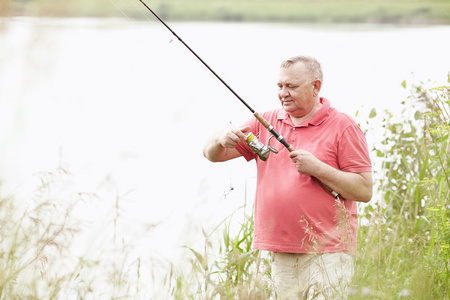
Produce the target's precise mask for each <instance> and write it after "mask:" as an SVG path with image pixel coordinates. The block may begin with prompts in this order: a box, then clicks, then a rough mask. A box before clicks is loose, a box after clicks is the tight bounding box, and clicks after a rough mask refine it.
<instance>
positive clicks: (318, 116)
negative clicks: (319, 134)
mask: <svg viewBox="0 0 450 300" xmlns="http://www.w3.org/2000/svg"><path fill="white" fill-rule="evenodd" d="M320 103H322V107H321V108H320V109H319V111H318V112H316V113H315V115H314V116H313V117H312V118H311V119H309V120H308V121H305V122H302V123H300V124H298V125H296V127H307V126H309V125H313V126H318V125H320V124H322V123H323V122H324V121H325V120H326V119H327V118H328V116H329V115H330V113H331V109H330V101H329V100H328V99H327V98H324V97H320ZM278 120H283V121H284V122H285V123H287V124H289V125H291V126H294V124H293V123H292V120H291V118H289V115H288V113H287V112H286V111H285V110H284V109H281V110H280V111H279V113H278Z"/></svg>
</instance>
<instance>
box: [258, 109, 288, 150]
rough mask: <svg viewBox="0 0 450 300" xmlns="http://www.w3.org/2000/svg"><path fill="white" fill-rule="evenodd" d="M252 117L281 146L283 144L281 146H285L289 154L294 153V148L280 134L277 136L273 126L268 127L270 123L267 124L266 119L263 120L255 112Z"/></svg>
mask: <svg viewBox="0 0 450 300" xmlns="http://www.w3.org/2000/svg"><path fill="white" fill-rule="evenodd" d="M253 116H255V118H256V119H257V120H258V121H259V122H260V123H261V124H262V125H263V126H264V127H265V128H266V129H267V130H268V131H269V132H270V133H271V134H272V135H273V136H274V137H275V138H276V139H277V140H278V141H279V142H280V143H281V144H283V146H285V147H286V148H287V149H288V150H289V152H292V151H294V150H295V148H294V147H292V146H291V145H290V144H289V143H288V142H287V141H286V139H285V138H284V137H283V136H282V135H281V134H279V133H278V132H277V131H276V130H275V128H273V126H272V125H270V123H269V122H267V120H266V119H264V117H263V116H261V115H260V114H259V113H257V112H254V113H253Z"/></svg>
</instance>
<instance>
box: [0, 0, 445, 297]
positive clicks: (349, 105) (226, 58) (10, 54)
mask: <svg viewBox="0 0 450 300" xmlns="http://www.w3.org/2000/svg"><path fill="white" fill-rule="evenodd" d="M147 4H148V5H149V6H150V7H151V8H152V9H154V11H155V12H156V13H157V14H159V15H160V17H162V18H163V19H164V20H165V21H167V22H168V25H169V26H171V27H172V29H173V30H174V31H175V32H176V33H177V34H178V35H179V36H180V37H181V38H182V39H183V40H184V41H185V42H186V43H187V44H188V45H189V46H191V48H193V49H194V51H196V52H197V54H199V55H200V57H202V58H203V59H204V60H205V61H206V62H207V63H208V64H209V65H210V66H211V67H212V68H213V69H214V70H215V71H216V72H217V73H218V74H219V75H220V76H221V77H222V78H223V79H224V80H225V81H226V82H227V83H228V84H229V85H230V86H231V87H232V88H233V89H235V91H236V92H237V93H238V94H239V95H241V97H242V98H243V99H245V100H246V101H247V102H248V103H249V104H250V105H251V106H252V107H253V108H254V109H255V110H257V111H264V110H267V109H271V108H273V107H276V106H277V105H278V102H277V101H278V100H277V97H276V84H275V78H276V75H277V71H278V65H279V63H280V62H281V61H282V60H283V59H286V58H288V57H290V56H293V55H297V54H307V55H312V56H315V57H317V58H318V59H319V60H320V61H321V63H322V65H323V69H324V74H325V79H324V85H323V90H322V96H324V97H327V98H329V99H330V100H331V103H332V105H333V106H334V107H336V108H338V109H339V110H341V111H343V112H345V113H347V114H349V115H351V116H354V117H355V118H357V120H358V122H359V123H360V124H362V127H365V130H369V129H371V130H369V134H368V140H369V143H370V147H371V148H372V146H373V145H374V144H376V143H379V142H380V141H381V134H382V133H381V131H380V130H377V128H376V127H377V124H376V123H371V124H370V125H368V124H367V119H368V115H369V113H370V111H372V109H374V108H375V109H376V110H377V111H379V112H381V111H383V110H386V109H390V110H392V111H393V112H395V110H396V109H400V106H399V105H397V104H399V103H401V102H402V101H404V100H405V99H406V98H407V97H408V91H407V90H405V89H403V88H402V82H403V81H405V80H406V81H408V82H414V81H428V80H432V81H434V82H437V83H442V84H444V83H445V82H446V81H447V74H448V71H449V69H450V59H449V55H448V53H450V43H449V42H448V37H449V36H450V25H449V24H450V2H449V1H446V0H441V1H431V0H430V1H410V0H393V1H361V0H321V1H306V0H305V1H290V0H280V1H273V0H249V1H241V0H239V1H238V0H228V1H225V0H208V1H205V0H183V1H167V0H166V1H160V0H155V1H148V2H147ZM0 17H1V18H0V120H1V121H0V145H1V147H0V184H1V185H0V195H1V196H2V197H14V199H15V202H16V204H17V205H22V206H23V207H27V206H28V205H29V204H30V202H32V201H34V199H35V198H34V197H35V192H36V189H40V188H42V185H44V186H45V187H46V188H48V189H50V188H51V189H52V191H53V192H52V193H50V195H51V197H53V198H54V199H57V200H58V203H59V204H61V203H69V202H70V201H72V200H73V196H74V195H76V196H77V200H76V202H77V206H76V207H74V208H73V215H74V216H75V218H76V219H77V220H78V222H79V224H80V225H79V226H80V232H81V234H80V235H77V238H76V239H75V240H74V242H73V243H72V244H71V247H72V250H71V251H73V253H74V255H75V256H76V257H98V256H100V255H102V254H103V253H108V251H109V250H108V249H110V248H114V247H117V245H123V246H124V247H125V245H127V246H128V247H129V253H130V254H129V255H128V256H127V259H128V260H130V261H131V262H134V261H136V259H137V258H139V261H140V263H142V265H144V262H147V263H148V264H149V265H151V267H150V268H148V269H147V271H146V272H147V273H148V274H147V276H149V277H151V276H154V277H155V275H154V273H155V272H154V269H155V268H162V269H163V270H169V269H170V265H171V264H173V263H175V264H178V263H179V262H180V261H181V260H182V259H183V257H185V256H186V249H185V248H183V246H188V247H191V248H198V247H200V248H201V247H202V245H203V244H204V241H205V236H208V235H209V234H210V233H211V232H212V231H213V230H214V228H215V227H216V226H217V225H218V224H219V223H220V222H221V221H222V220H223V219H224V218H227V217H228V216H230V215H231V214H232V213H233V212H234V211H235V210H237V209H238V208H239V207H241V206H244V209H242V210H239V211H238V214H240V215H244V214H247V215H248V214H251V210H252V201H253V193H254V188H255V178H254V176H255V169H254V165H253V163H245V161H244V160H243V159H238V160H236V161H232V162H229V163H226V164H212V163H210V162H208V161H206V159H204V158H203V155H202V147H203V143H204V141H205V140H206V139H207V137H208V136H209V135H210V134H212V133H213V132H215V131H216V130H219V129H221V128H225V127H228V126H238V125H239V124H240V123H241V122H243V121H244V120H246V119H248V118H251V117H252V116H251V114H250V112H249V111H248V110H247V108H245V106H243V105H242V104H241V103H240V102H239V101H238V100H237V99H236V98H235V97H234V96H233V95H232V94H231V93H230V92H229V91H228V90H227V89H226V88H224V86H223V85H222V84H221V83H220V82H219V81H218V80H217V79H216V78H215V77H214V76H213V75H212V74H211V73H209V71H208V70H207V69H206V68H205V67H204V66H203V65H201V63H200V62H199V61H197V60H196V58H195V57H194V56H193V55H192V54H191V53H190V52H188V50H187V49H186V48H185V47H184V46H183V45H182V44H181V43H180V42H179V41H177V40H176V39H175V38H174V36H173V35H172V34H171V33H170V32H169V31H168V30H167V29H166V28H164V27H163V26H162V24H160V23H159V22H158V21H157V20H156V19H155V18H154V17H153V16H152V15H151V14H150V13H149V12H148V11H147V10H146V8H145V7H144V6H143V5H142V4H141V3H140V2H139V1H138V0H101V1H90V0H89V1H88V0H65V1H58V2H56V1H50V0H46V1H44V0H35V1H33V0H15V1H13V0H2V2H1V3H0ZM374 122H375V121H374ZM369 127H371V128H369ZM264 142H266V141H264ZM279 146H280V145H279ZM280 147H281V146H280ZM374 162H375V164H376V163H377V162H376V157H375V155H374ZM80 195H81V196H80ZM236 223H239V220H237V221H236ZM127 249H128V248H127ZM127 253H128V252H127ZM142 273H145V271H144V268H142ZM152 274H153V275H152ZM156 277H158V276H156ZM158 280H162V279H161V278H159V279H158ZM150 293H152V292H150Z"/></svg>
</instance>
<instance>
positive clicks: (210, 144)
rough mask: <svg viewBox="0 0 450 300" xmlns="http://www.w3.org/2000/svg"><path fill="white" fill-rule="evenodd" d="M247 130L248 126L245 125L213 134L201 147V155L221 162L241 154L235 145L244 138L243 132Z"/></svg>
mask: <svg viewBox="0 0 450 300" xmlns="http://www.w3.org/2000/svg"><path fill="white" fill-rule="evenodd" d="M249 130H250V127H248V126H246V127H243V128H240V129H237V128H232V129H229V130H222V131H219V132H217V133H215V134H213V135H212V136H211V137H210V138H209V139H208V140H207V142H206V144H205V146H204V147H203V155H204V156H205V157H206V158H207V159H208V160H210V161H212V162H222V161H227V160H230V159H233V158H236V157H239V156H242V154H241V153H239V151H237V150H236V149H235V147H236V145H237V144H239V143H240V142H242V141H244V140H245V139H246V138H245V133H246V132H247V131H249Z"/></svg>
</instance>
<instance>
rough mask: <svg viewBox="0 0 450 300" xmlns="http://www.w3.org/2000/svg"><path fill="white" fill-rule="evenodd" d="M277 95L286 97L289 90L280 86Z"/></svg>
mask: <svg viewBox="0 0 450 300" xmlns="http://www.w3.org/2000/svg"><path fill="white" fill-rule="evenodd" d="M279 95H280V98H286V97H287V96H289V92H288V90H287V89H286V88H284V87H282V88H280V91H279Z"/></svg>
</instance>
